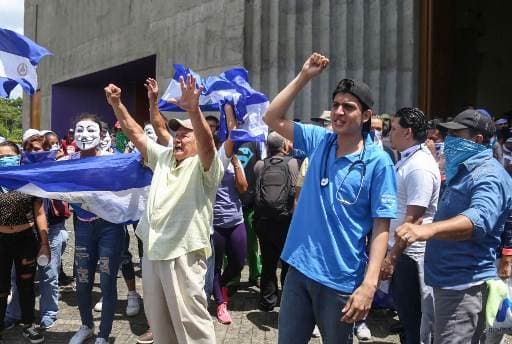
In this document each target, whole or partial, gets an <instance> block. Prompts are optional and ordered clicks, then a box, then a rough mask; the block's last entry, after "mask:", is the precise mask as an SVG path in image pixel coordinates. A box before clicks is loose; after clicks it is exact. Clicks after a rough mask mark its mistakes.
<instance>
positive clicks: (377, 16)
mask: <svg viewBox="0 0 512 344" xmlns="http://www.w3.org/2000/svg"><path fill="white" fill-rule="evenodd" d="M417 18H419V1H418V0H386V1H380V0H364V1H363V0H361V1H359V0H304V1H294V0H273V1H266V0H251V1H246V8H245V27H246V31H245V42H246V49H245V52H244V56H245V58H244V61H245V66H246V68H247V69H248V70H249V72H250V74H249V75H251V76H252V82H253V84H254V87H255V88H257V89H262V90H263V91H265V92H266V93H267V94H268V95H269V96H270V97H273V96H275V95H276V93H277V92H278V91H279V90H280V89H282V88H283V87H284V86H285V85H286V84H287V83H288V82H289V81H290V80H292V79H293V78H294V76H295V75H296V74H297V73H298V72H299V71H300V69H301V68H302V65H303V64H304V61H305V59H306V58H307V56H309V54H310V53H311V52H312V51H318V52H321V53H322V54H324V55H327V56H328V57H329V58H330V60H331V63H330V66H329V68H328V70H326V71H325V72H324V73H322V74H321V75H320V76H319V77H317V78H316V79H315V80H314V81H313V83H312V84H311V85H310V86H307V87H306V88H305V90H304V91H303V92H302V94H301V95H300V96H299V98H298V99H297V100H296V101H295V104H294V106H293V110H291V111H290V113H289V116H291V117H294V118H301V119H308V118H310V117H311V116H312V115H313V116H318V115H319V114H320V113H321V111H322V110H325V109H329V108H330V102H331V92H332V90H333V89H334V88H335V86H336V84H337V82H338V81H339V80H340V79H342V78H344V77H349V78H356V79H360V80H364V81H365V82H366V83H367V84H369V85H370V87H371V88H372V90H373V92H374V97H375V100H376V104H375V109H376V110H377V111H378V112H394V111H396V110H397V109H398V108H400V107H402V106H411V105H416V104H417V89H418V88H417V78H418V53H419V31H418V30H419V25H418V24H419V21H418V20H417Z"/></svg>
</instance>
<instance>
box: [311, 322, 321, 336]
mask: <svg viewBox="0 0 512 344" xmlns="http://www.w3.org/2000/svg"><path fill="white" fill-rule="evenodd" d="M311 337H313V338H320V329H319V328H318V326H316V325H315V328H314V329H313V333H311Z"/></svg>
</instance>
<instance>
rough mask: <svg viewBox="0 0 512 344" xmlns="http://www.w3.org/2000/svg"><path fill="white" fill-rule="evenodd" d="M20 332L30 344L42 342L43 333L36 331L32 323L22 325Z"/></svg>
mask: <svg viewBox="0 0 512 344" xmlns="http://www.w3.org/2000/svg"><path fill="white" fill-rule="evenodd" d="M21 334H23V337H25V338H27V339H28V341H29V342H31V343H32V344H36V343H42V342H44V337H43V335H42V334H41V333H39V332H37V330H36V328H35V326H34V325H27V326H23V331H22V332H21Z"/></svg>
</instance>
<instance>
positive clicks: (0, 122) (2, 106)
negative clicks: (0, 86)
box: [0, 98, 23, 142]
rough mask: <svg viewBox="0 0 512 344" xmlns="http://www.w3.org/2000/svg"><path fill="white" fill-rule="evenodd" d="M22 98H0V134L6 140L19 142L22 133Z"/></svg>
mask: <svg viewBox="0 0 512 344" xmlns="http://www.w3.org/2000/svg"><path fill="white" fill-rule="evenodd" d="M22 108H23V99H21V98H17V99H4V98H0V136H3V137H5V138H6V139H7V140H11V141H14V142H20V141H21V136H22V134H23V129H22V124H21V117H22Z"/></svg>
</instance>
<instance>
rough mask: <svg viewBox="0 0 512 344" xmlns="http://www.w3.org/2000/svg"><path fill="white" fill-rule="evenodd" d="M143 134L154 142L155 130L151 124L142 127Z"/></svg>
mask: <svg viewBox="0 0 512 344" xmlns="http://www.w3.org/2000/svg"><path fill="white" fill-rule="evenodd" d="M144 134H146V136H147V137H149V138H150V139H151V140H153V141H155V142H156V139H157V137H156V133H155V128H153V126H152V125H151V124H146V125H145V126H144Z"/></svg>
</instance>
